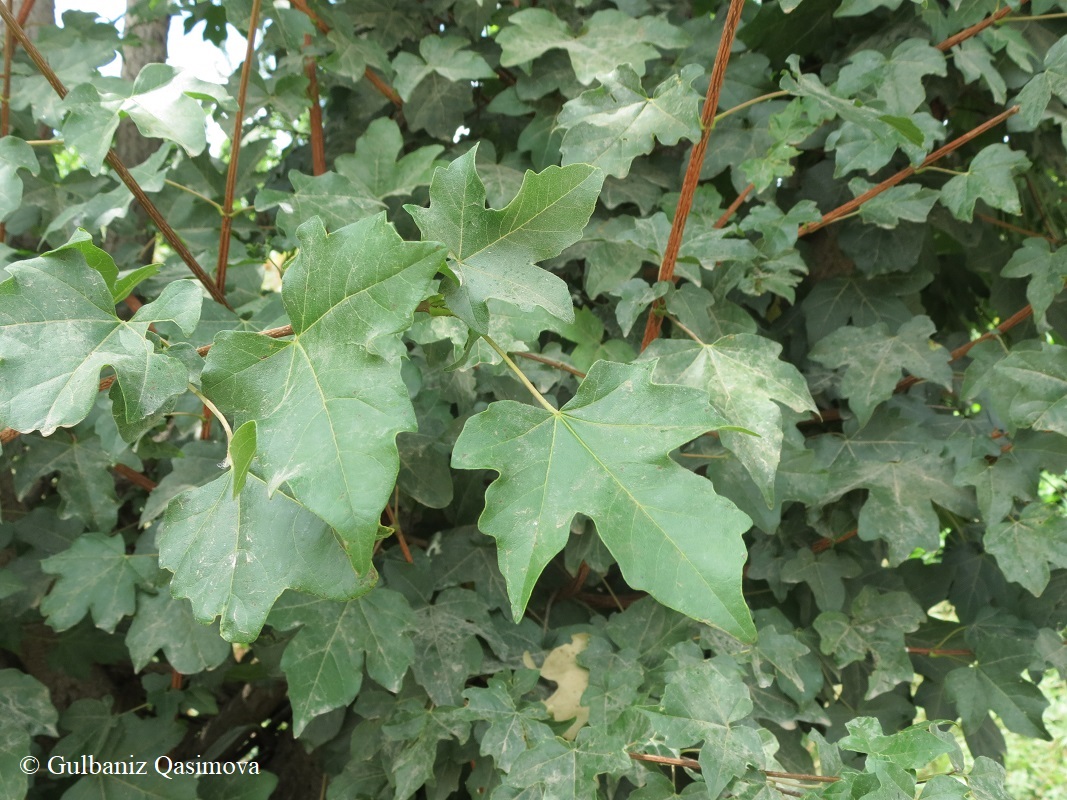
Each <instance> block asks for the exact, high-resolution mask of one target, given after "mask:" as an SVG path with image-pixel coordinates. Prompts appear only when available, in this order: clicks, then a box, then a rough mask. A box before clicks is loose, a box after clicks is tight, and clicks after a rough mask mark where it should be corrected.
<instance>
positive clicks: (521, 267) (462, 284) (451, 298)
mask: <svg viewBox="0 0 1067 800" xmlns="http://www.w3.org/2000/svg"><path fill="white" fill-rule="evenodd" d="M476 152H477V147H474V148H471V149H470V150H469V151H468V152H467V153H466V154H465V155H463V156H460V157H459V158H457V159H456V160H455V161H453V162H452V163H451V164H450V165H449V166H448V167H447V168H443V169H438V170H437V172H435V173H434V177H433V182H432V183H431V184H430V206H429V208H417V207H415V206H405V208H406V209H407V210H408V213H410V214H411V216H412V217H413V218H414V220H415V223H416V224H417V225H418V226H419V230H421V231H422V235H423V238H425V239H428V240H435V241H440V242H444V244H445V247H446V248H448V255H449V268H450V269H451V271H452V273H453V274H454V275H455V280H452V279H448V280H447V282H446V286H445V288H444V294H445V298H446V299H447V301H448V304H449V308H450V309H451V310H452V312H453V313H455V314H456V315H457V316H459V318H460V319H462V320H463V321H464V322H466V323H467V324H468V325H470V326H471V328H473V329H474V330H475V331H477V332H478V333H488V330H489V308H488V306H487V305H486V303H487V301H488V300H489V299H490V298H495V299H497V300H503V301H505V302H508V303H511V304H512V305H515V306H518V307H519V308H521V309H523V310H524V311H531V310H533V309H534V308H543V309H544V310H545V311H547V312H549V313H550V314H551V315H552V316H554V317H557V318H558V319H560V320H562V321H563V322H570V321H571V320H573V319H574V309H573V306H572V304H571V298H570V291H569V290H568V288H567V284H566V283H564V282H563V281H562V280H561V279H560V278H558V277H556V276H555V275H553V274H552V273H550V272H547V271H545V270H542V269H540V268H539V267H537V266H535V264H536V262H538V261H544V260H545V259H549V258H554V257H555V256H557V255H559V254H560V253H561V252H563V250H564V249H565V248H567V247H569V246H570V245H572V244H574V243H575V242H576V241H578V240H579V239H580V238H581V236H582V230H583V229H584V228H585V224H586V222H588V220H589V216H590V215H591V214H592V213H593V208H594V206H595V205H596V198H597V195H598V194H599V192H600V186H601V184H602V183H603V181H604V174H603V173H602V172H601V171H600V170H598V169H595V168H594V167H590V166H587V165H583V164H572V165H571V166H568V167H562V168H561V167H549V168H548V169H546V170H544V171H543V172H540V173H536V174H535V173H533V172H527V173H526V176H525V177H524V178H523V181H522V187H521V188H520V189H519V193H518V194H517V195H516V196H515V199H514V200H512V201H511V202H510V203H509V204H508V205H507V206H506V207H505V208H503V209H499V210H497V209H486V207H485V187H484V186H483V184H482V181H481V179H480V178H479V177H478V173H477V170H476V169H475V165H474V159H475V155H476Z"/></svg>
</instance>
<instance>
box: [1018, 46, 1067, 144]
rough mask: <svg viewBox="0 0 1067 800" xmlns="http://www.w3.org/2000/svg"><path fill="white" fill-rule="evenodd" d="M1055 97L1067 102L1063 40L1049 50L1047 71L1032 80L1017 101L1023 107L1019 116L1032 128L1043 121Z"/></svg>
mask: <svg viewBox="0 0 1067 800" xmlns="http://www.w3.org/2000/svg"><path fill="white" fill-rule="evenodd" d="M1053 95H1055V96H1056V97H1058V98H1059V99H1060V100H1062V101H1064V102H1067V42H1064V41H1063V39H1060V40H1059V41H1057V42H1056V43H1055V44H1053V45H1052V47H1050V48H1049V49H1048V52H1047V53H1045V71H1044V72H1040V73H1038V74H1037V75H1035V76H1034V77H1033V78H1031V79H1030V81H1029V83H1027V84H1026V86H1024V87H1023V90H1022V91H1021V92H1019V96H1018V98H1017V99H1016V102H1017V103H1018V104H1019V105H1020V106H1021V107H1022V108H1021V110H1020V112H1019V116H1020V117H1021V118H1022V119H1024V120H1025V121H1026V124H1027V125H1028V126H1029V127H1030V128H1034V127H1036V126H1037V124H1038V123H1039V122H1040V121H1041V117H1042V115H1043V114H1044V112H1045V109H1046V108H1047V107H1048V104H1049V102H1050V101H1051V100H1052V96H1053Z"/></svg>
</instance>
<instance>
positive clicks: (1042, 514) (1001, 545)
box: [983, 503, 1067, 597]
mask: <svg viewBox="0 0 1067 800" xmlns="http://www.w3.org/2000/svg"><path fill="white" fill-rule="evenodd" d="M983 545H984V547H985V550H986V552H987V553H990V554H992V555H993V557H994V558H996V560H997V563H998V564H999V565H1000V568H1001V570H1003V571H1004V577H1006V578H1007V579H1008V580H1011V581H1015V582H1016V583H1019V584H1021V585H1022V586H1024V587H1025V588H1026V589H1027V590H1028V591H1029V592H1030V594H1032V595H1034V596H1035V597H1040V596H1041V593H1042V592H1043V591H1044V590H1045V587H1046V586H1048V581H1049V564H1052V565H1053V566H1055V567H1067V516H1064V514H1063V512H1062V510H1061V509H1059V508H1057V507H1056V506H1054V505H1049V504H1046V503H1030V504H1029V505H1027V506H1026V508H1025V509H1023V512H1022V514H1020V515H1019V516H1018V517H1014V518H1009V519H1006V520H1004V521H1003V522H998V523H996V524H995V525H990V526H989V528H988V529H987V530H986V534H985V539H984V540H983Z"/></svg>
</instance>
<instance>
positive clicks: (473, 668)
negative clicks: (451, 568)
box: [412, 588, 490, 706]
mask: <svg viewBox="0 0 1067 800" xmlns="http://www.w3.org/2000/svg"><path fill="white" fill-rule="evenodd" d="M489 629H490V625H489V614H488V612H487V611H486V603H485V600H483V599H482V598H481V597H480V596H479V595H478V594H476V593H474V592H472V591H470V590H469V589H458V588H457V589H446V590H445V591H443V592H441V593H440V594H439V595H437V597H436V599H435V600H434V602H433V604H432V605H427V606H423V607H422V608H420V609H417V610H416V612H415V635H414V637H413V643H414V645H415V651H416V652H417V653H418V656H419V657H418V658H417V659H416V660H415V661H414V663H413V664H412V671H413V672H414V673H415V680H416V681H418V682H419V685H420V686H422V687H423V688H424V689H426V693H427V694H429V695H430V699H431V700H433V702H434V703H436V704H437V705H452V706H455V705H460V703H461V702H462V693H463V687H464V685H465V684H466V683H467V678H468V676H470V675H473V674H476V673H477V672H478V671H479V670H480V669H481V666H482V645H481V644H480V643H479V641H478V639H477V637H478V636H483V637H487V636H488V631H489Z"/></svg>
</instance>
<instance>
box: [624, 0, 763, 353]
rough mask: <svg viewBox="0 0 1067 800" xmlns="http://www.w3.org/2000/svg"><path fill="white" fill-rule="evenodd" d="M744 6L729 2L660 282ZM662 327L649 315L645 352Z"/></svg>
mask: <svg viewBox="0 0 1067 800" xmlns="http://www.w3.org/2000/svg"><path fill="white" fill-rule="evenodd" d="M744 6H745V0H730V8H729V10H728V11H727V12H726V21H725V23H724V25H723V29H722V38H721V39H719V50H718V52H717V53H716V55H715V64H714V66H713V67H712V70H711V81H710V82H709V83H708V93H707V96H706V97H705V98H704V108H703V109H702V110H701V114H700V127H701V128H702V131H701V134H700V140H699V141H698V142H697V143H696V144H695V145H693V150H692V152H691V153H690V155H689V164H688V165H687V166H686V169H685V177H684V178H683V179H682V192H681V195H680V196H679V197H678V207H677V209H675V212H674V221H673V222H672V223H671V233H670V236H669V237H668V239H667V247H666V250H665V251H664V253H663V260H662V262H661V263H660V265H659V278H658V280H661V281H673V280H674V265H675V264H676V263H677V261H678V251H679V250H680V249H681V247H682V234H683V233H684V232H685V223H686V220H687V219H688V218H689V211H690V210H691V209H692V207H693V196H694V195H695V194H696V190H697V185H698V184H699V183H700V169H701V167H702V166H703V165H704V155H705V153H706V152H707V150H708V139H710V138H711V130H712V128H714V127H715V112H716V111H718V109H719V95H720V94H721V93H722V84H723V81H724V80H725V79H726V64H727V62H728V61H729V60H730V50H731V49H732V48H733V44H734V35H735V34H736V33H737V27H738V25H740V23H741V11H742V10H743V9H744ZM662 326H663V317H662V316H661V315H659V314H656V313H651V314H649V315H648V321H647V322H646V323H645V335H644V338H643V339H642V341H641V349H642V350H644V349H645V348H646V347H648V345H649V344H651V342H652V340H653V339H655V338H656V337H657V336H659V332H660V328H662Z"/></svg>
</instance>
